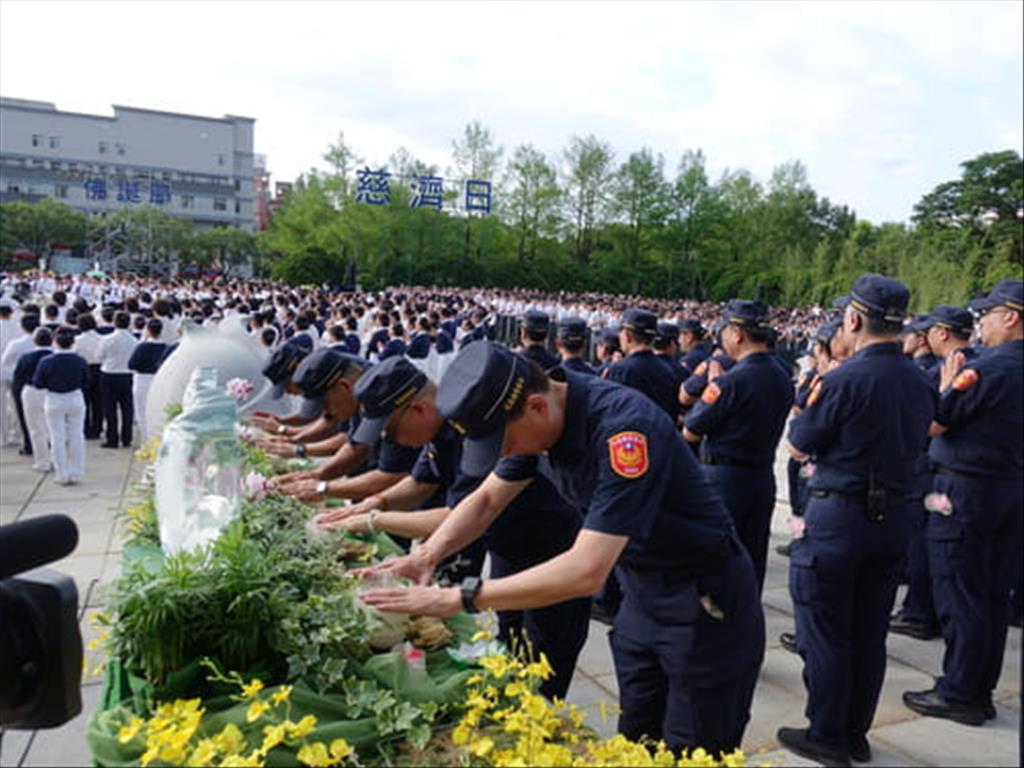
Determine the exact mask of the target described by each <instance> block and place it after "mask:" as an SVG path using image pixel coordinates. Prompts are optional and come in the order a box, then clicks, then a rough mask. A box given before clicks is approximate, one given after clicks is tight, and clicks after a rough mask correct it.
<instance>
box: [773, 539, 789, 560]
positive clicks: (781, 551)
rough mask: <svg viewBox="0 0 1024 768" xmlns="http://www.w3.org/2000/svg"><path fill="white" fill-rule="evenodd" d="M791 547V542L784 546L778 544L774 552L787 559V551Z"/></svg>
mask: <svg viewBox="0 0 1024 768" xmlns="http://www.w3.org/2000/svg"><path fill="white" fill-rule="evenodd" d="M792 547H793V542H792V541H787V542H786V543H785V544H779V546H777V547H776V548H775V551H776V552H778V553H779V554H780V555H782V556H783V557H789V550H790V549H791V548H792Z"/></svg>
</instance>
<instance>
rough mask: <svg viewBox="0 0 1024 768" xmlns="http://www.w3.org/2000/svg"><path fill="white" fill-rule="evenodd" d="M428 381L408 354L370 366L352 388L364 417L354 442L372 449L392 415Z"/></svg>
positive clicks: (355, 433) (357, 429) (353, 439)
mask: <svg viewBox="0 0 1024 768" xmlns="http://www.w3.org/2000/svg"><path fill="white" fill-rule="evenodd" d="M426 383H427V376H426V374H425V373H423V371H421V370H420V369H419V368H417V367H416V366H415V365H413V364H412V363H410V362H409V360H408V359H407V358H405V357H389V358H388V359H387V360H384V361H382V362H380V363H378V364H377V365H375V366H373V367H372V368H370V370H368V371H367V372H366V373H364V374H363V375H362V376H360V377H359V381H357V382H356V386H355V389H354V390H353V392H354V393H355V396H356V399H357V400H359V410H360V414H361V416H362V419H361V420H360V422H359V426H358V427H356V431H355V432H354V433H353V434H352V442H354V443H359V444H360V445H365V446H368V447H370V448H372V447H373V446H375V445H377V443H379V442H380V438H381V433H382V432H383V431H384V425H385V424H386V423H387V421H388V419H389V418H390V417H391V414H392V413H394V412H395V410H397V409H398V408H401V407H402V406H403V405H405V404H406V403H407V402H409V400H411V399H412V397H413V396H414V395H415V394H416V393H417V392H419V391H420V389H421V388H422V387H423V385H424V384H426Z"/></svg>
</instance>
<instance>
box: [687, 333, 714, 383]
mask: <svg viewBox="0 0 1024 768" xmlns="http://www.w3.org/2000/svg"><path fill="white" fill-rule="evenodd" d="M713 349H714V347H713V346H712V344H711V342H710V341H702V342H700V343H699V344H698V345H697V346H695V347H694V348H693V349H691V350H690V351H689V352H685V353H684V354H683V356H682V358H681V359H680V361H679V364H680V365H681V366H682V367H683V368H684V369H685V371H686V374H687V375H688V376H692V375H693V374H694V373H695V372H696V371H697V366H698V365H700V364H701V363H703V362H704V361H705V360H707V359H708V358H709V357H711V352H712V351H713Z"/></svg>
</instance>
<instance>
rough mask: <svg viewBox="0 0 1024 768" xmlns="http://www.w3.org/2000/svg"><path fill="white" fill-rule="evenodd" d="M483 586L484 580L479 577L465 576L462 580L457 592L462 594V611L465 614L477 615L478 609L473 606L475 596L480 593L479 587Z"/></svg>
mask: <svg viewBox="0 0 1024 768" xmlns="http://www.w3.org/2000/svg"><path fill="white" fill-rule="evenodd" d="M483 585H484V580H483V579H481V578H480V577H479V576H467V577H466V578H464V579H463V580H462V584H461V585H459V592H461V593H462V610H464V611H465V612H466V613H479V612H480V609H479V608H477V607H476V605H474V604H473V601H474V600H476V596H477V595H478V594H479V593H480V587H482V586H483Z"/></svg>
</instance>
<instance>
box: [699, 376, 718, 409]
mask: <svg viewBox="0 0 1024 768" xmlns="http://www.w3.org/2000/svg"><path fill="white" fill-rule="evenodd" d="M721 394H722V389H721V388H720V387H719V386H718V385H717V384H715V382H713V381H712V382H711V383H710V384H708V385H707V386H706V387H705V388H704V394H702V395H701V396H700V399H701V402H702V403H706V404H707V405H712V404H714V402H715V401H716V400H718V398H719V396H720V395H721Z"/></svg>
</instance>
